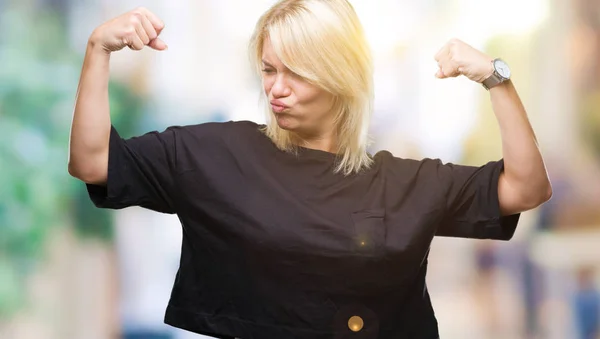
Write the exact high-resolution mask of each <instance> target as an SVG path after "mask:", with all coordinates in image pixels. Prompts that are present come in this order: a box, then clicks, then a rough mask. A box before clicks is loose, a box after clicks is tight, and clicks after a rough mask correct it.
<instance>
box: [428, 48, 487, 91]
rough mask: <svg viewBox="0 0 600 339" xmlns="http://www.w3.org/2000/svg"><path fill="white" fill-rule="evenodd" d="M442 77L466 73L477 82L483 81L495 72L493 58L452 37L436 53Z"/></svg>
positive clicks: (439, 73)
mask: <svg viewBox="0 0 600 339" xmlns="http://www.w3.org/2000/svg"><path fill="white" fill-rule="evenodd" d="M435 60H436V61H437V63H438V67H439V69H438V71H437V73H436V74H435V76H436V77H438V78H440V79H444V78H451V77H457V76H460V75H464V76H466V77H467V78H469V79H470V80H473V81H475V82H479V83H481V82H483V81H484V80H485V79H487V78H488V77H489V76H490V75H492V73H493V72H494V66H493V65H492V60H493V58H491V57H489V56H487V55H486V54H485V53H483V52H481V51H479V50H477V49H475V48H473V47H471V46H470V45H468V44H466V43H464V42H462V41H460V40H458V39H451V40H450V41H448V42H447V43H446V44H445V45H444V46H443V47H442V48H441V49H440V50H439V52H437V54H436V55H435Z"/></svg>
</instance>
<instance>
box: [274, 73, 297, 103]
mask: <svg viewBox="0 0 600 339" xmlns="http://www.w3.org/2000/svg"><path fill="white" fill-rule="evenodd" d="M271 94H272V95H273V97H274V98H275V99H277V98H284V97H287V96H289V95H290V94H292V89H291V88H290V85H289V81H288V79H287V78H286V75H285V74H284V73H279V74H277V76H276V77H275V82H274V83H273V87H271Z"/></svg>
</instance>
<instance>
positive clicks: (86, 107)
mask: <svg viewBox="0 0 600 339" xmlns="http://www.w3.org/2000/svg"><path fill="white" fill-rule="evenodd" d="M163 27H164V24H163V22H162V21H161V20H160V19H159V18H158V17H156V15H154V14H153V13H151V12H150V11H149V10H147V9H145V8H138V9H135V10H133V11H130V12H128V13H125V14H123V15H120V16H118V17H116V18H114V19H112V20H110V21H108V22H106V23H104V24H102V25H101V26H99V27H98V28H96V29H95V30H94V32H93V33H92V34H91V36H90V38H89V40H88V44H87V49H86V53H85V59H84V62H83V68H82V71H81V77H80V80H79V86H78V89H77V97H76V101H75V109H74V112H73V122H72V124H71V134H70V141H69V164H68V170H69V173H70V174H71V175H72V176H74V177H76V178H78V179H80V180H82V181H84V182H86V183H90V184H100V185H101V184H104V183H106V178H107V169H108V146H109V137H110V130H111V122H110V108H109V98H108V80H109V61H110V54H111V53H112V52H115V51H119V50H121V49H123V48H124V47H125V46H127V47H129V48H131V49H133V50H141V49H142V48H144V46H149V47H151V48H153V49H156V50H165V49H166V48H167V46H166V44H165V43H164V42H163V41H162V40H160V39H158V38H157V37H158V35H159V34H160V32H161V31H162V29H163Z"/></svg>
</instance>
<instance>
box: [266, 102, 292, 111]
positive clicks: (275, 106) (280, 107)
mask: <svg viewBox="0 0 600 339" xmlns="http://www.w3.org/2000/svg"><path fill="white" fill-rule="evenodd" d="M289 108H290V107H289V106H287V105H286V104H284V103H283V102H282V101H279V100H271V109H272V110H273V112H275V113H282V112H283V111H285V110H287V109H289Z"/></svg>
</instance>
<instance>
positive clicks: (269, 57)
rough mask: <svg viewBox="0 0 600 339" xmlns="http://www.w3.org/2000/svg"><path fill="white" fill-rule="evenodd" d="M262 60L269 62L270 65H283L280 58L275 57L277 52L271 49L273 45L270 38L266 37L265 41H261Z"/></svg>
mask: <svg viewBox="0 0 600 339" xmlns="http://www.w3.org/2000/svg"><path fill="white" fill-rule="evenodd" d="M262 60H263V62H266V63H269V64H271V65H272V66H276V67H280V66H281V67H285V66H284V65H283V63H282V62H281V60H279V58H278V57H277V54H276V53H275V50H274V49H273V45H272V44H271V40H270V39H268V38H267V39H265V42H264V43H263V48H262Z"/></svg>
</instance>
